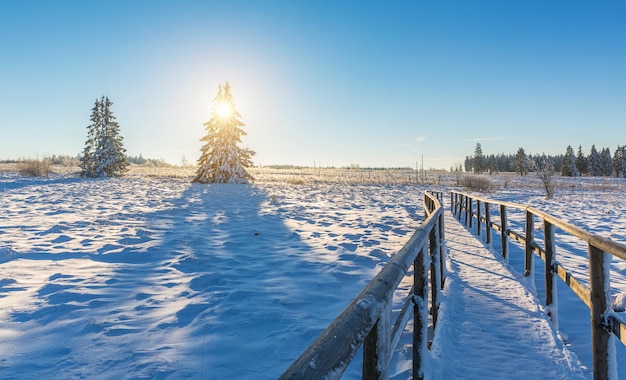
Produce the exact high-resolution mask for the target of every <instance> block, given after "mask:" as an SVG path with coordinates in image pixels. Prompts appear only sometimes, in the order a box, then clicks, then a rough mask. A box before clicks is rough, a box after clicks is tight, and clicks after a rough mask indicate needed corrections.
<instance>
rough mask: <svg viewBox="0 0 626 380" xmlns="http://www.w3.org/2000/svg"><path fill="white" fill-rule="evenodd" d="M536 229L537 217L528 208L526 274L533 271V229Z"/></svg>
mask: <svg viewBox="0 0 626 380" xmlns="http://www.w3.org/2000/svg"><path fill="white" fill-rule="evenodd" d="M534 229H535V217H534V215H533V214H531V213H530V211H528V210H526V247H525V250H524V276H526V277H528V276H530V275H531V274H532V273H533V230H534Z"/></svg>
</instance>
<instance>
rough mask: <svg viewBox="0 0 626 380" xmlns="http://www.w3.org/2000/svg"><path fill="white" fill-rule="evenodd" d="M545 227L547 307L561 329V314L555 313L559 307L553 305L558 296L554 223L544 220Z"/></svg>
mask: <svg viewBox="0 0 626 380" xmlns="http://www.w3.org/2000/svg"><path fill="white" fill-rule="evenodd" d="M543 229H544V246H545V256H544V258H543V260H544V264H545V266H544V279H545V285H546V309H547V310H548V317H550V320H551V321H552V324H553V325H554V327H555V328H556V329H557V330H558V329H559V316H558V315H556V314H555V313H554V311H555V310H557V308H555V307H554V306H553V304H554V301H555V300H556V299H557V298H556V296H557V295H556V284H555V283H554V279H555V274H554V256H555V246H554V229H553V228H552V224H551V223H550V222H547V221H544V223H543Z"/></svg>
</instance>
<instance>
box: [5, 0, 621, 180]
mask: <svg viewBox="0 0 626 380" xmlns="http://www.w3.org/2000/svg"><path fill="white" fill-rule="evenodd" d="M625 41H626V2H624V1H621V2H617V1H615V2H612V1H602V2H587V1H533V0H525V1H455V2H451V1H446V2H435V1H306V2H305V1H272V0H269V1H159V0H157V1H142V0H134V1H100V2H92V1H63V0H59V1H29V0H23V1H21V0H3V1H0V55H1V59H0V159H5V158H20V157H32V158H35V157H40V158H41V157H43V156H46V155H52V154H69V155H76V154H79V153H80V151H81V150H82V148H83V145H84V140H85V138H86V127H87V125H88V124H89V115H90V110H91V107H92V106H93V103H94V101H95V99H96V98H98V97H100V96H102V95H108V96H109V97H110V98H111V100H112V101H113V103H114V104H113V106H112V110H113V112H114V113H115V115H116V116H117V118H118V121H119V123H120V126H121V133H122V135H123V137H124V143H125V147H126V148H127V150H128V153H129V154H132V155H139V154H140V153H141V154H142V155H143V156H144V157H152V158H163V159H165V160H167V161H169V162H171V163H180V162H181V159H182V157H183V156H184V157H185V158H186V159H187V160H188V161H192V162H195V160H197V158H198V157H199V156H200V147H201V143H200V142H199V141H198V140H199V139H200V138H201V137H202V136H203V135H204V129H203V126H202V123H204V122H205V121H207V120H208V119H209V117H210V107H211V100H212V99H213V97H214V96H215V94H216V92H217V86H218V85H219V84H220V83H224V82H225V81H229V82H230V84H231V87H232V88H231V92H232V94H233V96H234V98H235V101H236V103H237V108H238V110H239V113H240V114H241V115H242V121H243V122H244V123H246V127H244V129H245V131H246V132H247V133H248V136H246V137H245V140H244V144H245V145H246V146H248V147H249V148H251V149H253V150H255V151H256V152H257V155H256V156H255V159H254V162H255V163H257V164H263V165H269V164H297V165H308V166H312V165H313V163H314V162H316V163H318V162H319V163H321V165H323V166H327V165H333V166H344V165H350V164H358V165H361V166H410V167H414V166H415V165H416V162H417V161H421V156H422V155H423V156H424V166H425V167H426V168H427V169H428V168H445V169H448V168H450V167H451V166H458V165H459V164H460V163H462V161H463V159H464V157H465V156H466V155H471V154H472V153H473V151H474V148H475V146H476V143H477V142H480V143H481V145H482V148H483V152H484V153H487V154H490V153H494V154H495V153H515V152H516V151H517V148H519V147H523V148H524V149H525V150H526V152H528V153H542V152H545V153H548V154H557V153H564V152H565V149H566V147H567V146H568V145H572V146H574V147H575V148H577V147H578V145H582V146H583V150H584V151H585V152H588V151H589V150H590V148H591V144H595V145H596V147H609V148H611V151H614V150H615V148H616V147H617V145H618V144H620V145H623V144H626V128H625V123H624V121H625V120H626V69H625V68H626V43H625Z"/></svg>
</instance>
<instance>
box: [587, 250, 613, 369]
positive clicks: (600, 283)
mask: <svg viewBox="0 0 626 380" xmlns="http://www.w3.org/2000/svg"><path fill="white" fill-rule="evenodd" d="M605 255H608V253H605V252H604V251H602V250H601V249H598V248H596V247H594V246H592V245H590V246H589V284H590V291H591V346H592V351H593V354H592V357H593V375H594V379H608V378H609V367H610V364H609V338H610V337H611V333H610V329H609V326H607V323H606V321H605V319H604V316H605V315H609V311H610V305H609V301H608V296H609V295H608V294H606V290H607V289H610V276H609V268H606V265H607V261H608V260H605ZM608 263H610V261H608ZM609 266H610V265H609Z"/></svg>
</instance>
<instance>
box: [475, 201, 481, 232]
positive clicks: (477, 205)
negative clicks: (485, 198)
mask: <svg viewBox="0 0 626 380" xmlns="http://www.w3.org/2000/svg"><path fill="white" fill-rule="evenodd" d="M481 203H482V202H481V201H479V200H478V199H477V200H476V234H477V235H478V236H480V235H481V233H482V231H481V230H482V227H481V220H480V219H481V218H480V216H481V215H480V204H481Z"/></svg>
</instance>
